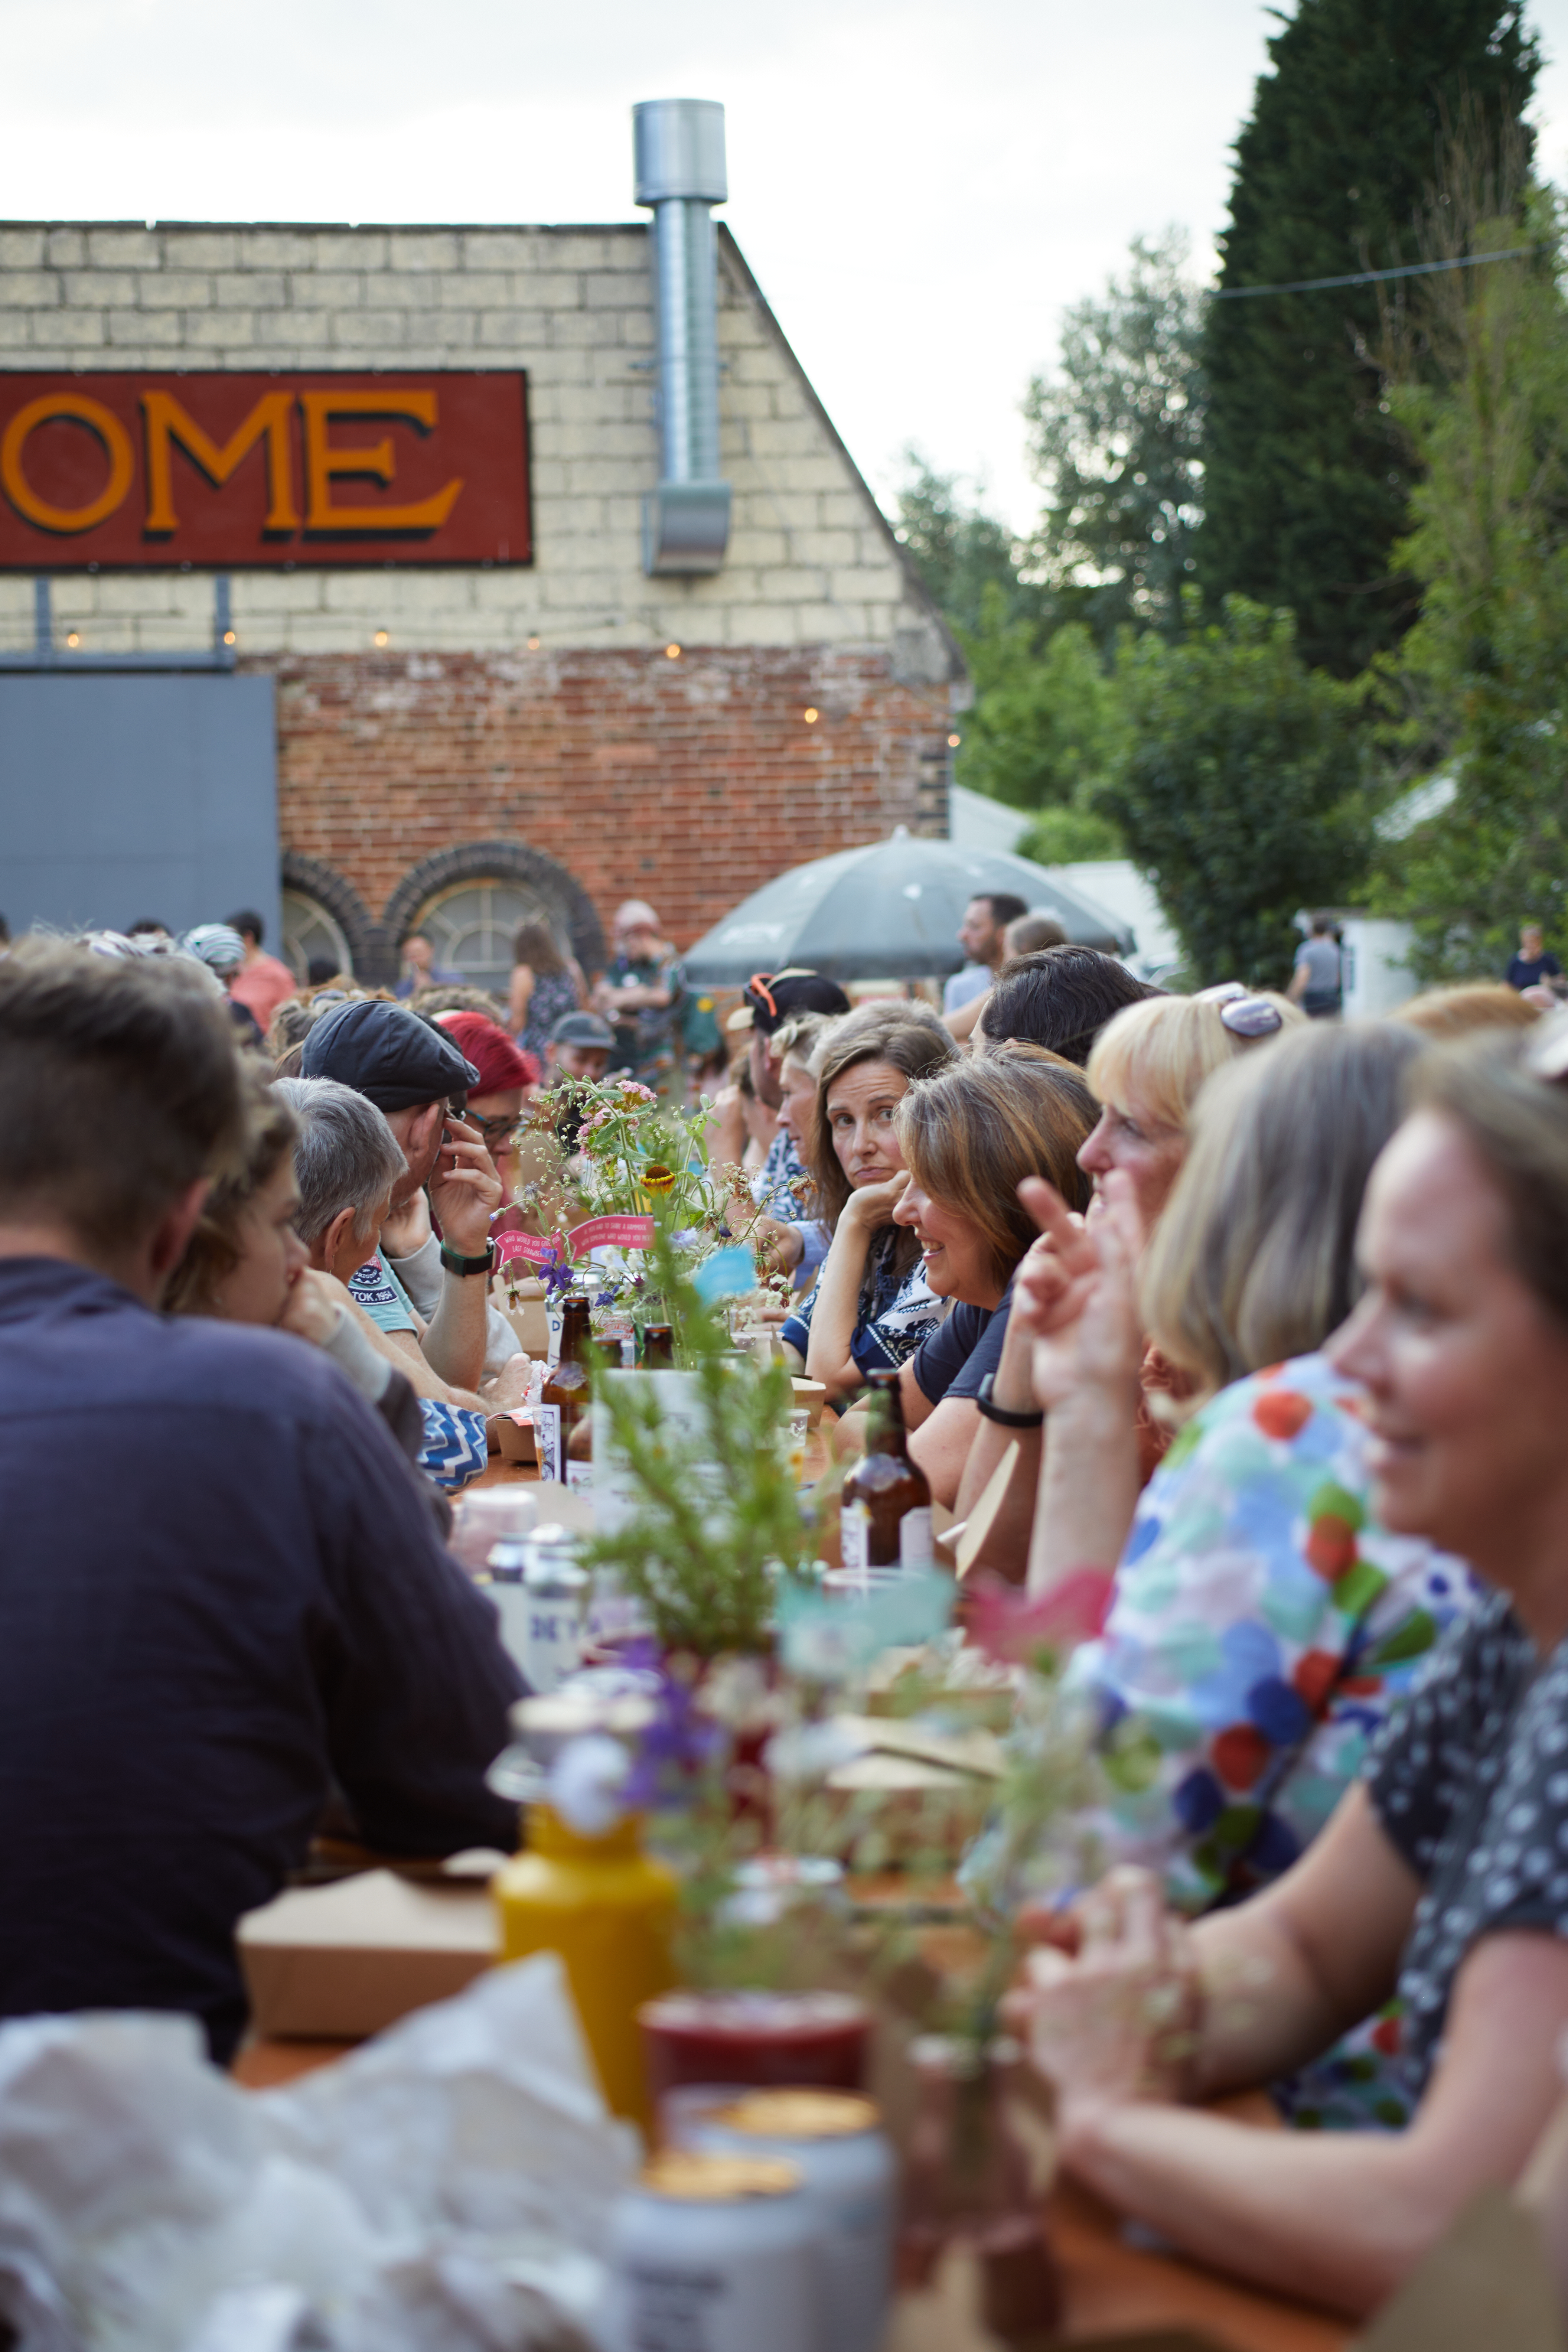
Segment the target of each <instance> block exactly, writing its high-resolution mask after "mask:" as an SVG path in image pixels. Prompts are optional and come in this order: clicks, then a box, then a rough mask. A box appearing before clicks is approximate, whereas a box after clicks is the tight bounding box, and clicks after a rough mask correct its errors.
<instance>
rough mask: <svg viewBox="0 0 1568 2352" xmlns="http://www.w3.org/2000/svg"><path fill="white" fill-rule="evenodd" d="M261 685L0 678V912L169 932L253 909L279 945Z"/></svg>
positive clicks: (173, 678) (271, 775) (274, 754)
mask: <svg viewBox="0 0 1568 2352" xmlns="http://www.w3.org/2000/svg"><path fill="white" fill-rule="evenodd" d="M273 705H274V692H273V682H272V680H271V679H270V678H269V677H201V676H195V677H191V676H180V675H178V674H174V675H166V674H159V675H155V676H153V677H102V676H98V677H61V676H59V675H58V674H57V675H53V676H51V675H47V674H42V675H40V674H37V673H30V674H26V675H23V676H16V677H5V676H0V910H3V911H4V913H5V918H6V919H7V921H8V922H9V923H10V925H11V929H12V930H13V931H14V932H16V931H20V930H22V929H25V928H26V926H27V925H29V924H31V923H47V924H57V925H60V926H63V927H70V928H74V927H76V926H78V925H81V924H90V925H92V926H93V927H94V928H99V927H105V926H106V927H108V928H110V929H115V930H121V929H124V927H125V925H126V924H127V923H132V922H135V921H136V920H137V919H139V918H141V917H146V916H155V917H158V918H159V919H162V920H163V921H164V922H166V923H168V924H169V925H170V926H171V927H172V928H173V929H176V930H181V929H186V928H188V927H189V925H191V924H192V923H200V922H216V921H221V919H223V917H224V916H226V915H227V914H230V913H232V912H233V910H234V909H235V908H237V907H254V908H257V910H258V912H259V913H260V914H261V916H262V917H263V918H264V919H265V921H266V924H267V936H268V944H269V945H270V946H273V947H275V946H276V945H277V941H278V937H279V871H278V861H279V848H278V740H277V726H276V720H275V717H274V708H273Z"/></svg>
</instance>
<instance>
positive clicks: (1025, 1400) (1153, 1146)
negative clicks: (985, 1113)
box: [954, 986, 1306, 1578]
mask: <svg viewBox="0 0 1568 2352" xmlns="http://www.w3.org/2000/svg"><path fill="white" fill-rule="evenodd" d="M1305 1021H1306V1015H1305V1014H1304V1013H1301V1012H1300V1010H1299V1008H1298V1007H1297V1006H1295V1005H1294V1004H1290V1003H1288V1002H1287V1001H1286V999H1285V998H1284V997H1283V996H1277V995H1275V994H1273V993H1272V992H1258V994H1249V993H1248V992H1247V991H1246V990H1245V989H1243V988H1239V987H1229V986H1227V987H1223V988H1219V989H1214V990H1210V991H1208V992H1205V994H1204V995H1202V996H1150V997H1148V998H1146V999H1145V1000H1144V1001H1143V1002H1142V1003H1134V1004H1129V1005H1126V1006H1124V1007H1123V1009H1122V1010H1121V1012H1120V1013H1117V1014H1116V1015H1115V1016H1114V1018H1113V1019H1112V1020H1110V1022H1108V1023H1107V1024H1106V1026H1105V1027H1104V1028H1103V1029H1101V1030H1100V1034H1099V1036H1098V1037H1097V1038H1096V1039H1095V1041H1094V1044H1093V1046H1092V1048H1091V1049H1090V1051H1089V1066H1088V1069H1087V1070H1086V1071H1085V1073H1084V1075H1085V1076H1086V1077H1087V1078H1088V1080H1089V1090H1090V1092H1091V1093H1092V1094H1093V1095H1094V1097H1095V1098H1096V1101H1097V1103H1098V1105H1099V1118H1098V1119H1097V1121H1096V1124H1095V1128H1094V1131H1093V1133H1092V1134H1091V1135H1090V1136H1089V1140H1088V1142H1087V1143H1086V1144H1085V1145H1084V1147H1083V1150H1081V1151H1080V1152H1079V1167H1080V1168H1082V1169H1083V1171H1085V1173H1086V1174H1087V1175H1089V1176H1091V1177H1092V1178H1093V1180H1094V1182H1095V1186H1096V1188H1097V1190H1098V1189H1099V1188H1100V1187H1102V1186H1103V1185H1104V1183H1105V1182H1106V1180H1107V1179H1108V1178H1109V1177H1110V1175H1111V1174H1112V1173H1114V1172H1116V1171H1120V1172H1121V1175H1122V1176H1123V1177H1124V1178H1125V1179H1126V1181H1127V1182H1128V1183H1129V1184H1130V1185H1131V1192H1132V1197H1133V1200H1134V1202H1136V1205H1137V1210H1138V1216H1139V1220H1140V1222H1141V1223H1142V1228H1143V1231H1144V1232H1145V1234H1147V1233H1151V1232H1152V1230H1153V1229H1154V1227H1155V1225H1156V1224H1157V1223H1158V1222H1159V1218H1160V1214H1161V1212H1162V1211H1163V1208H1164V1205H1165V1202H1166V1199H1167V1196H1168V1195H1169V1193H1170V1190H1171V1187H1172V1185H1173V1183H1174V1182H1175V1181H1176V1178H1177V1177H1178V1175H1179V1174H1180V1173H1181V1169H1182V1162H1183V1160H1184V1159H1185V1157H1186V1151H1187V1118H1188V1115H1189V1113H1190V1112H1191V1109H1192V1107H1193V1105H1194V1102H1195V1101H1196V1100H1197V1097H1198V1094H1199V1092H1200V1090H1201V1089H1202V1087H1203V1086H1204V1084H1205V1081H1206V1080H1207V1079H1208V1078H1210V1077H1212V1076H1213V1075H1214V1073H1215V1071H1216V1070H1222V1069H1225V1068H1226V1067H1227V1066H1229V1065H1230V1064H1231V1063H1232V1062H1234V1061H1236V1060H1237V1059H1239V1058H1240V1057H1241V1056H1242V1055H1247V1054H1252V1053H1257V1052H1258V1051H1260V1050H1262V1049H1264V1048H1266V1047H1267V1046H1268V1045H1271V1044H1272V1043H1273V1042H1274V1041H1275V1040H1276V1039H1277V1038H1279V1036H1281V1035H1282V1034H1285V1033H1286V1032H1287V1031H1288V1030H1289V1029H1292V1028H1300V1027H1302V1026H1303V1025H1304V1024H1305ZM987 1050H988V1051H989V1052H992V1053H998V1052H999V1053H1005V1052H1007V1051H1008V1050H1009V1049H1008V1048H1007V1047H1005V1046H993V1047H989V1048H988V1049H987ZM1012 1050H1016V1048H1015V1049H1012ZM1026 1199H1027V1202H1028V1204H1029V1205H1030V1207H1031V1208H1032V1210H1033V1212H1034V1213H1035V1215H1036V1217H1037V1220H1038V1223H1039V1224H1040V1227H1041V1236H1042V1237H1041V1239H1040V1240H1038V1241H1037V1243H1036V1244H1035V1245H1034V1247H1033V1248H1032V1249H1031V1250H1030V1252H1029V1254H1028V1256H1027V1257H1026V1259H1025V1261H1024V1264H1023V1266H1022V1268H1021V1269H1020V1271H1021V1274H1022V1276H1023V1278H1024V1281H1025V1284H1026V1286H1032V1287H1033V1288H1034V1289H1035V1290H1036V1291H1037V1294H1038V1295H1037V1314H1038V1315H1040V1316H1045V1315H1046V1314H1047V1300H1048V1301H1049V1328H1052V1329H1053V1330H1054V1329H1057V1328H1060V1327H1062V1326H1064V1325H1066V1324H1068V1323H1069V1322H1070V1320H1071V1318H1072V1316H1073V1315H1074V1314H1075V1313H1076V1312H1077V1311H1078V1309H1079V1307H1080V1306H1081V1303H1082V1297H1083V1289H1082V1285H1083V1282H1084V1281H1085V1280H1086V1279H1087V1278H1089V1276H1092V1274H1093V1272H1094V1269H1095V1267H1096V1265H1097V1263H1098V1261H1097V1258H1096V1254H1095V1250H1094V1247H1093V1244H1092V1243H1091V1242H1090V1240H1089V1236H1088V1235H1087V1234H1085V1232H1084V1231H1083V1229H1082V1227H1081V1225H1080V1224H1078V1223H1075V1221H1074V1220H1073V1219H1072V1218H1071V1217H1070V1216H1069V1215H1068V1208H1067V1206H1066V1204H1064V1203H1063V1202H1059V1201H1055V1200H1053V1199H1052V1198H1051V1197H1050V1195H1049V1193H1048V1192H1047V1191H1046V1190H1045V1188H1044V1187H1043V1186H1042V1187H1037V1188H1035V1189H1034V1190H1032V1191H1031V1192H1029V1193H1028V1194H1027V1195H1026ZM1045 1328H1047V1326H1046V1325H1045V1324H1044V1323H1040V1324H1038V1325H1031V1327H1030V1328H1028V1329H1025V1328H1024V1327H1023V1326H1022V1325H1020V1326H1018V1327H1017V1328H1014V1329H1012V1330H1011V1334H1010V1337H1009V1338H1008V1339H1006V1340H1005V1343H1004V1345H1003V1349H1002V1352H1001V1355H1000V1358H999V1360H998V1361H997V1365H996V1371H995V1377H994V1381H993V1383H992V1388H991V1391H990V1394H989V1396H988V1397H987V1400H986V1403H987V1406H988V1407H989V1412H988V1413H987V1414H986V1415H984V1418H983V1423H982V1426H981V1428H980V1429H979V1431H978V1432H977V1433H976V1436H975V1440H974V1444H973V1446H972V1447H971V1449H970V1453H969V1458H968V1461H967V1463H966V1465H965V1467H964V1474H963V1483H962V1485H961V1486H960V1488H959V1493H958V1498H957V1502H956V1504H955V1506H954V1507H955V1509H956V1510H957V1513H958V1516H959V1517H960V1518H961V1519H962V1518H964V1517H967V1515H968V1514H969V1512H970V1511H971V1510H973V1507H974V1505H975V1503H976V1502H977V1501H978V1500H979V1498H980V1496H982V1495H983V1494H984V1491H985V1488H986V1486H987V1484H988V1483H989V1481H990V1480H991V1478H992V1477H993V1476H994V1474H995V1472H996V1470H997V1469H998V1467H999V1466H1000V1465H1001V1463H1002V1461H1003V1459H1004V1457H1005V1455H1006V1454H1007V1450H1008V1448H1009V1446H1016V1454H1014V1457H1013V1464H1014V1466H1013V1472H1012V1475H1011V1478H1010V1480H1009V1483H1008V1486H1007V1490H1006V1493H1005V1496H1003V1498H1002V1502H1001V1505H1000V1507H999V1508H998V1510H997V1512H996V1515H995V1517H994V1521H993V1523H992V1528H991V1532H990V1535H989V1537H988V1538H987V1542H986V1547H985V1549H984V1553H983V1554H982V1556H981V1564H982V1565H983V1566H985V1567H988V1568H993V1569H996V1570H999V1571H1000V1572H1001V1573H1002V1574H1003V1575H1005V1576H1008V1577H1013V1578H1021V1577H1022V1575H1023V1572H1024V1562H1025V1559H1026V1554H1027V1552H1028V1548H1029V1539H1030V1529H1031V1527H1032V1525H1033V1522H1034V1517H1035V1497H1036V1490H1037V1484H1038V1479H1039V1471H1040V1444H1041V1431H1042V1428H1043V1424H1044V1416H1043V1414H1042V1413H1041V1412H1040V1411H1039V1408H1038V1407H1037V1404H1036V1402H1035V1393H1034V1379H1033V1364H1032V1354H1033V1347H1034V1340H1035V1338H1036V1336H1037V1332H1038V1331H1043V1330H1044V1329H1045ZM1173 1385H1174V1386H1175V1387H1176V1388H1177V1389H1178V1391H1179V1390H1180V1389H1181V1388H1182V1387H1183V1386H1184V1382H1183V1381H1182V1380H1181V1378H1180V1377H1179V1376H1173V1374H1172V1372H1171V1370H1170V1368H1169V1366H1168V1365H1167V1364H1166V1363H1165V1362H1164V1361H1163V1359H1162V1357H1161V1356H1160V1354H1159V1352H1158V1350H1156V1349H1149V1350H1147V1351H1146V1353H1145V1356H1144V1361H1143V1370H1142V1386H1143V1389H1144V1390H1145V1391H1150V1392H1152V1393H1155V1394H1158V1393H1159V1392H1160V1391H1168V1390H1169V1389H1171V1387H1172V1386H1173ZM1137 1427H1138V1441H1139V1483H1140V1484H1141V1483H1142V1480H1143V1479H1146V1478H1147V1477H1148V1476H1149V1475H1150V1474H1151V1472H1152V1470H1153V1467H1154V1465H1155V1464H1156V1463H1157V1462H1158V1461H1159V1459H1160V1457H1161V1455H1162V1454H1163V1452H1164V1450H1165V1447H1166V1446H1167V1445H1168V1444H1169V1443H1170V1432H1169V1430H1168V1429H1167V1428H1165V1427H1164V1426H1163V1424H1162V1423H1159V1422H1157V1421H1156V1420H1155V1419H1154V1418H1153V1416H1152V1413H1151V1412H1150V1409H1149V1407H1148V1406H1147V1405H1146V1404H1145V1403H1144V1402H1143V1400H1142V1398H1140V1400H1139V1406H1138V1421H1137ZM1134 1491H1135V1490H1134ZM1105 1499H1106V1502H1107V1505H1108V1506H1109V1507H1108V1508H1106V1509H1102V1510H1101V1511H1100V1515H1099V1517H1097V1519H1096V1521H1095V1523H1094V1525H1093V1526H1092V1527H1089V1528H1079V1526H1077V1525H1076V1523H1075V1524H1072V1525H1068V1526H1064V1528H1063V1529H1062V1537H1063V1540H1064V1541H1065V1542H1084V1543H1087V1544H1088V1546H1089V1549H1087V1550H1084V1551H1082V1552H1081V1553H1080V1554H1079V1557H1080V1558H1081V1559H1115V1557H1116V1555H1117V1553H1118V1552H1119V1551H1120V1550H1121V1545H1122V1542H1123V1540H1124V1539H1125V1537H1126V1534H1127V1528H1128V1525H1129V1523H1130V1520H1131V1508H1132V1496H1125V1497H1122V1496H1120V1493H1118V1495H1117V1496H1111V1497H1107V1498H1105Z"/></svg>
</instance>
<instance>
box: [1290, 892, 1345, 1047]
mask: <svg viewBox="0 0 1568 2352" xmlns="http://www.w3.org/2000/svg"><path fill="white" fill-rule="evenodd" d="M1341 966H1342V956H1341V951H1340V943H1339V941H1338V940H1336V939H1335V937H1334V925H1333V918H1332V917H1331V915H1314V916H1313V918H1312V930H1311V936H1310V938H1309V939H1306V940H1302V942H1301V944H1300V947H1299V948H1298V949H1297V950H1296V969H1295V971H1293V972H1292V973H1291V974H1290V985H1289V988H1288V989H1287V990H1286V992H1285V993H1286V995H1287V996H1288V997H1289V1000H1290V1002H1291V1003H1292V1004H1299V1005H1300V1008H1301V1010H1302V1012H1303V1013H1305V1014H1306V1016H1307V1018H1308V1020H1309V1021H1328V1020H1331V1018H1332V1016H1333V1015H1334V1014H1335V1013H1337V1012H1338V1011H1339V1009H1340V982H1341Z"/></svg>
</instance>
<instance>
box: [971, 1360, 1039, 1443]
mask: <svg viewBox="0 0 1568 2352" xmlns="http://www.w3.org/2000/svg"><path fill="white" fill-rule="evenodd" d="M995 1383H996V1375H995V1373H994V1372H987V1373H986V1375H985V1377H984V1380H983V1381H981V1383H980V1386H979V1388H978V1390H977V1391H975V1397H974V1402H975V1404H976V1406H977V1408H978V1409H979V1411H980V1412H983V1413H984V1416H985V1418H986V1420H987V1421H994V1422H999V1423H1001V1425H1002V1427H1003V1428H1004V1429H1038V1428H1039V1426H1040V1424H1041V1423H1042V1422H1043V1421H1044V1420H1045V1417H1046V1416H1045V1414H1044V1413H1043V1412H1008V1410H1007V1408H1006V1406H1005V1405H1002V1404H993V1403H992V1402H991V1391H992V1390H993V1388H994V1386H995Z"/></svg>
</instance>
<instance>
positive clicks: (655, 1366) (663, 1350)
mask: <svg viewBox="0 0 1568 2352" xmlns="http://www.w3.org/2000/svg"><path fill="white" fill-rule="evenodd" d="M642 1368H643V1370H644V1371H645V1372H669V1371H673V1370H674V1369H675V1332H674V1329H673V1328H672V1327H671V1326H670V1325H669V1324H668V1323H645V1324H644V1325H643V1335H642Z"/></svg>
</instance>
